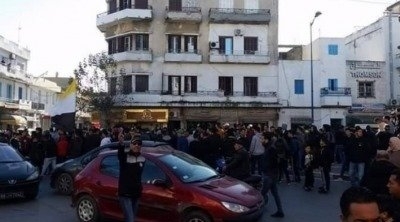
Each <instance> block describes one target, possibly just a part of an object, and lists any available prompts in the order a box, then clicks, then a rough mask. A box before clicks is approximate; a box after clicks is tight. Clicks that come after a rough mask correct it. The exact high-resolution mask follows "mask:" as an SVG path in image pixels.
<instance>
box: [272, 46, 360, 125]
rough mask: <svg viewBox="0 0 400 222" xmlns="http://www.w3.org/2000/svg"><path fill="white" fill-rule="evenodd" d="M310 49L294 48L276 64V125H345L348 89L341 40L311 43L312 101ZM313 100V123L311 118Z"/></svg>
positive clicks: (348, 102)
mask: <svg viewBox="0 0 400 222" xmlns="http://www.w3.org/2000/svg"><path fill="white" fill-rule="evenodd" d="M310 48H311V47H310V45H307V46H294V47H293V48H292V49H291V50H289V51H288V52H285V53H281V58H280V60H279V73H280V74H279V89H280V90H279V102H280V103H281V104H282V105H283V107H282V109H281V110H280V113H279V124H278V125H282V124H287V125H288V126H289V128H290V127H293V126H295V125H309V124H311V123H313V124H314V125H316V126H317V127H322V125H323V124H329V125H332V126H337V125H345V124H346V116H347V113H348V108H349V107H350V106H351V99H352V97H351V94H352V89H351V88H350V87H348V84H347V79H346V60H345V50H344V40H343V38H319V39H316V40H315V41H313V61H312V62H313V83H314V84H313V88H314V90H313V98H311V92H312V90H311V60H310V59H311V55H310ZM312 100H313V110H314V121H312V118H311V107H312V106H311V101H312Z"/></svg>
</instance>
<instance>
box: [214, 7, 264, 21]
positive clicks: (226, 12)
mask: <svg viewBox="0 0 400 222" xmlns="http://www.w3.org/2000/svg"><path fill="white" fill-rule="evenodd" d="M209 16H210V22H211V23H232V24H237V23H245V24H268V23H269V22H270V21H271V13H270V10H269V9H241V8H211V9H210V15H209Z"/></svg>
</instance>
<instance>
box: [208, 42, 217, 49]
mask: <svg viewBox="0 0 400 222" xmlns="http://www.w3.org/2000/svg"><path fill="white" fill-rule="evenodd" d="M210 49H219V42H210Z"/></svg>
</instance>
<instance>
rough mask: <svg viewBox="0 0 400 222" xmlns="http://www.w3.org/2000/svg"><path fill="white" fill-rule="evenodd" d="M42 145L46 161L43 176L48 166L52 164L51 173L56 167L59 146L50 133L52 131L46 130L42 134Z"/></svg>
mask: <svg viewBox="0 0 400 222" xmlns="http://www.w3.org/2000/svg"><path fill="white" fill-rule="evenodd" d="M42 145H43V150H44V155H45V156H44V161H43V170H42V176H43V175H44V174H45V173H46V171H47V168H48V167H49V166H51V169H50V170H49V172H47V173H49V174H51V171H52V170H54V169H55V168H56V161H57V158H56V151H57V146H56V143H55V142H54V141H53V138H52V137H51V135H50V132H48V131H46V132H44V134H43V136H42Z"/></svg>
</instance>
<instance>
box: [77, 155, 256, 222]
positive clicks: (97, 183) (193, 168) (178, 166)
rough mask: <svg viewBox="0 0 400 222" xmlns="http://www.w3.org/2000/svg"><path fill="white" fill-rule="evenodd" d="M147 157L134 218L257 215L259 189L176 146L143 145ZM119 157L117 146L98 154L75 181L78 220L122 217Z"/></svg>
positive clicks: (219, 219) (196, 220) (177, 220)
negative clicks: (169, 149) (172, 148)
mask: <svg viewBox="0 0 400 222" xmlns="http://www.w3.org/2000/svg"><path fill="white" fill-rule="evenodd" d="M142 155H143V156H144V157H145V158H146V162H145V164H144V169H143V175H142V184H143V192H142V197H141V198H140V203H139V211H138V217H137V218H135V221H138V222H145V221H146V222H158V221H168V222H228V221H229V222H232V221H236V222H244V221H256V220H257V219H258V218H260V217H261V216H262V213H263V210H264V200H263V197H262V195H261V193H260V192H259V191H257V190H256V189H254V188H253V187H251V186H250V185H248V184H246V183H244V182H242V181H239V180H236V179H234V178H231V177H228V176H224V175H221V174H218V173H217V172H216V171H215V170H214V169H212V168H211V167H209V166H208V165H206V164H205V163H203V162H202V161H200V160H198V159H196V158H194V157H192V156H190V155H189V154H186V153H183V152H180V151H167V150H159V149H157V148H155V149H142ZM118 176H119V161H118V157H117V152H116V151H107V152H103V153H101V154H100V155H98V156H97V157H96V158H95V159H94V160H93V161H92V162H90V164H88V165H87V166H86V167H85V169H83V170H82V171H81V172H80V173H79V174H78V175H77V176H76V177H75V181H74V192H73V195H72V202H73V206H76V211H77V215H78V218H79V220H80V221H81V222H95V221H102V219H103V218H104V219H111V220H112V221H114V220H118V221H123V213H122V211H121V208H120V205H119V201H118V196H117V193H118Z"/></svg>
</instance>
